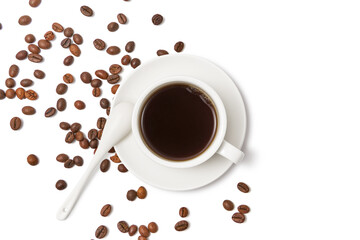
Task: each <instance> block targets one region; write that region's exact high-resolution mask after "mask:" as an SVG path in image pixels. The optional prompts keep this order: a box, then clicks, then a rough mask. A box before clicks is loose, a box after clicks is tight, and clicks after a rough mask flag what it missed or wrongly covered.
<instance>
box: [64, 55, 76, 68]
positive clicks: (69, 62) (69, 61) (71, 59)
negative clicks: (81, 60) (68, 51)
mask: <svg viewBox="0 0 360 240" xmlns="http://www.w3.org/2000/svg"><path fill="white" fill-rule="evenodd" d="M63 63H64V65H65V66H70V65H72V64H73V63H74V57H73V56H67V57H66V58H65V59H64V62H63Z"/></svg>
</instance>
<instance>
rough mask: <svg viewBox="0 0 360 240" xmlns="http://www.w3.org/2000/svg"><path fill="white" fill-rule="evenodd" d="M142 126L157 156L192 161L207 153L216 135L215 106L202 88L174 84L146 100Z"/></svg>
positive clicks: (147, 140)
mask: <svg viewBox="0 0 360 240" xmlns="http://www.w3.org/2000/svg"><path fill="white" fill-rule="evenodd" d="M140 128H141V132H142V137H143V140H144V142H145V143H146V144H147V145H148V147H149V148H150V149H151V150H152V152H154V153H155V154H157V155H158V156H160V157H162V158H165V159H168V160H173V161H184V160H190V159H192V158H195V157H197V156H198V155H200V154H201V153H202V152H204V151H205V150H206V149H207V148H208V146H209V145H210V144H211V142H212V140H213V138H214V137H215V133H216V128H217V116H216V109H215V107H214V104H213V103H212V101H211V100H210V98H209V97H208V95H206V93H204V92H203V91H202V90H201V89H199V88H197V87H195V86H190V85H186V84H172V85H168V86H164V87H162V88H160V89H158V90H157V91H155V92H154V93H153V94H152V95H150V97H149V98H148V99H147V101H146V102H145V104H144V107H143V109H142V112H141V118H140Z"/></svg>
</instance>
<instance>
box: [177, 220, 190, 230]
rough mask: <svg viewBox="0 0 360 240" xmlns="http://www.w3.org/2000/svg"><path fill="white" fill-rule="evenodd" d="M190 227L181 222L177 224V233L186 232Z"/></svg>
mask: <svg viewBox="0 0 360 240" xmlns="http://www.w3.org/2000/svg"><path fill="white" fill-rule="evenodd" d="M188 227H189V223H188V222H187V221H185V220H181V221H179V222H177V223H176V224H175V230H176V231H184V230H186V229H187V228H188Z"/></svg>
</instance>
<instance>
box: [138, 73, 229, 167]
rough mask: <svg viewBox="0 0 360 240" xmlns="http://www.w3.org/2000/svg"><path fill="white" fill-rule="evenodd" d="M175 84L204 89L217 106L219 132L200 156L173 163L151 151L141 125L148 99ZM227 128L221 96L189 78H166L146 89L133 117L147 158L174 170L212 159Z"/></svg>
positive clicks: (202, 83) (217, 131)
mask: <svg viewBox="0 0 360 240" xmlns="http://www.w3.org/2000/svg"><path fill="white" fill-rule="evenodd" d="M175 83H185V84H191V85H194V86H197V87H199V88H200V89H202V90H203V91H204V92H205V93H206V94H207V95H208V96H209V97H210V98H211V99H212V102H213V104H214V105H215V109H216V112H217V130H216V133H215V136H214V139H213V140H212V142H211V144H210V145H209V146H208V147H207V149H206V150H205V151H203V152H202V153H201V154H199V155H198V156H196V157H194V158H192V159H189V160H184V161H172V160H169V159H165V158H162V157H160V156H158V155H157V154H155V153H154V152H153V151H152V150H151V149H149V147H148V145H147V144H146V143H145V142H144V140H143V137H142V134H141V130H140V124H139V118H140V115H141V110H142V108H143V105H144V103H145V101H146V100H147V98H148V97H149V96H150V95H151V94H152V93H154V92H155V91H157V90H158V89H160V88H162V87H164V86H166V85H172V84H175ZM226 128H227V116H226V110H225V106H224V104H223V102H222V100H221V98H220V96H219V95H218V94H217V93H216V91H215V90H214V89H212V88H211V87H210V86H209V85H207V84H206V83H204V82H203V81H201V80H199V79H196V78H193V77H189V76H170V77H165V78H162V79H160V80H159V81H156V82H155V83H154V84H152V85H150V86H149V87H148V88H146V90H145V91H144V92H143V93H142V94H141V96H140V97H139V98H138V100H137V101H136V104H135V107H134V110H133V115H132V132H133V135H134V137H135V140H136V142H137V144H138V146H139V147H140V148H141V150H142V151H143V152H144V153H145V154H146V156H147V157H149V158H150V159H152V160H153V161H155V162H157V163H159V164H161V165H164V166H167V167H172V168H189V167H195V166H197V165H200V164H201V163H203V162H205V161H206V160H208V159H210V158H211V157H212V156H213V155H214V154H215V153H216V151H217V150H218V149H219V147H220V146H221V144H222V142H223V140H224V138H225V133H226Z"/></svg>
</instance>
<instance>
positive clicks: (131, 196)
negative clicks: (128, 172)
mask: <svg viewBox="0 0 360 240" xmlns="http://www.w3.org/2000/svg"><path fill="white" fill-rule="evenodd" d="M126 198H127V200H129V201H134V200H135V199H136V198H137V195H136V191H135V190H133V189H131V190H129V191H128V192H127V193H126Z"/></svg>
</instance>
